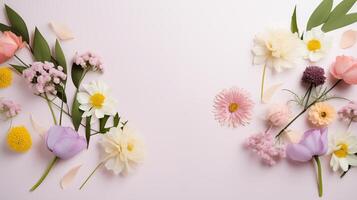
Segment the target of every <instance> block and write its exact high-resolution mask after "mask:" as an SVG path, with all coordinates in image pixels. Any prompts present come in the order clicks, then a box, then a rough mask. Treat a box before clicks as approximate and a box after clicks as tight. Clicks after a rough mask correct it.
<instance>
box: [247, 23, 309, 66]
mask: <svg viewBox="0 0 357 200" xmlns="http://www.w3.org/2000/svg"><path fill="white" fill-rule="evenodd" d="M252 53H253V56H254V58H253V63H254V64H256V65H260V64H265V65H266V66H267V67H271V68H273V69H275V70H276V71H278V72H280V71H281V70H282V69H284V68H292V67H294V66H296V65H298V64H300V63H301V61H302V59H303V43H302V41H301V40H300V38H299V36H298V35H297V34H293V33H291V32H290V31H288V30H284V29H272V30H268V31H267V32H265V33H262V34H258V35H257V36H256V37H255V39H254V46H253V49H252Z"/></svg>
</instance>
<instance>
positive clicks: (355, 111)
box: [338, 101, 357, 122]
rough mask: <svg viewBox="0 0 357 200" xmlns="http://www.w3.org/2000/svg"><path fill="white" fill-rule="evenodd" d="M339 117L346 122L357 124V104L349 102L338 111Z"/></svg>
mask: <svg viewBox="0 0 357 200" xmlns="http://www.w3.org/2000/svg"><path fill="white" fill-rule="evenodd" d="M338 116H339V117H340V118H341V119H342V120H344V121H346V122H357V103H356V102H355V101H352V102H349V103H348V104H347V105H345V106H344V107H342V108H341V109H340V110H339V111H338Z"/></svg>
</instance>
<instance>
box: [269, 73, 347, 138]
mask: <svg viewBox="0 0 357 200" xmlns="http://www.w3.org/2000/svg"><path fill="white" fill-rule="evenodd" d="M341 81H342V79H339V80H338V81H336V83H335V84H333V85H332V86H331V87H330V89H328V90H327V91H326V92H324V93H322V94H321V96H319V97H318V98H316V99H315V100H314V101H313V102H311V103H310V104H309V105H308V106H306V108H304V109H303V110H302V111H301V112H300V113H299V114H297V115H296V116H295V117H294V118H293V119H292V120H291V121H290V122H289V123H288V124H287V125H286V126H285V127H284V128H283V129H281V130H280V131H279V133H278V134H277V135H276V136H275V137H277V138H278V137H280V135H281V134H282V133H283V132H284V131H285V130H286V129H287V128H288V127H289V126H290V125H291V124H293V123H294V122H295V121H296V120H297V119H298V118H299V117H300V116H301V115H302V114H304V113H305V112H306V111H307V110H308V109H309V108H310V107H311V106H313V105H314V104H315V103H317V102H318V101H319V100H320V99H321V98H322V97H324V96H325V95H326V94H328V93H329V92H330V91H331V90H332V89H333V88H335V87H336V86H337V85H338V84H339V83H340V82H341Z"/></svg>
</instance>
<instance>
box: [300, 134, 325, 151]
mask: <svg viewBox="0 0 357 200" xmlns="http://www.w3.org/2000/svg"><path fill="white" fill-rule="evenodd" d="M300 144H301V145H303V146H305V147H306V148H308V149H309V150H310V152H311V153H312V155H319V154H320V153H321V152H322V151H323V149H324V145H323V143H322V141H321V132H320V130H319V129H310V130H308V131H306V132H305V133H304V137H303V139H302V140H301V141H300Z"/></svg>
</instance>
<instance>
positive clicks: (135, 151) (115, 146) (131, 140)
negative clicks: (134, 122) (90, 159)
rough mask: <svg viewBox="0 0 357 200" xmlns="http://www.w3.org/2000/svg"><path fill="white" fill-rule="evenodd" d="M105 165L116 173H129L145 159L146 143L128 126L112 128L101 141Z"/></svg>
mask: <svg viewBox="0 0 357 200" xmlns="http://www.w3.org/2000/svg"><path fill="white" fill-rule="evenodd" d="M100 144H101V146H102V147H103V150H104V152H105V158H104V162H105V164H104V166H105V167H106V168H107V169H108V170H112V171H113V172H114V173H115V174H124V175H125V174H127V173H128V172H130V171H131V169H132V168H134V167H135V166H136V165H137V164H139V163H141V162H142V161H143V160H144V145H143V143H142V141H141V140H140V139H139V138H138V137H136V136H135V135H134V134H133V133H132V131H131V130H130V129H128V128H124V129H123V130H122V129H121V128H111V129H110V131H109V132H108V133H107V134H105V135H103V139H102V140H101V141H100Z"/></svg>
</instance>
